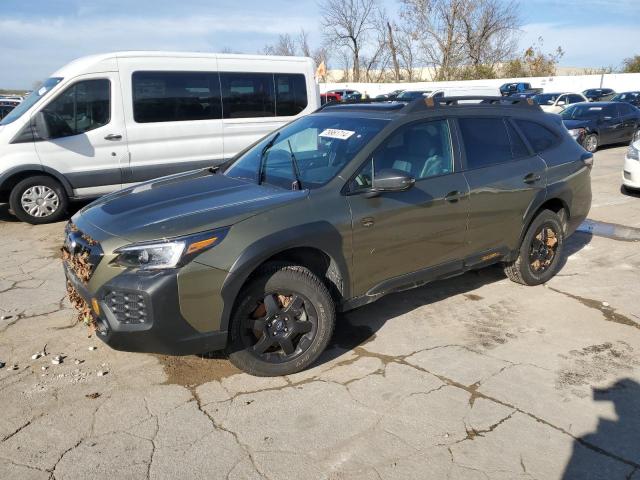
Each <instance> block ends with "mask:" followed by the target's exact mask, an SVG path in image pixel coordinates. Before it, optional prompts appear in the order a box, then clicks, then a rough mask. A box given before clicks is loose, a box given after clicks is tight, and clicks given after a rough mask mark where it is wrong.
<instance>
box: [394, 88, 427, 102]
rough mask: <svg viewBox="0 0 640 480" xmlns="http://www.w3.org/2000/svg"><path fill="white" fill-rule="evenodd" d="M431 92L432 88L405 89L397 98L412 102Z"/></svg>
mask: <svg viewBox="0 0 640 480" xmlns="http://www.w3.org/2000/svg"><path fill="white" fill-rule="evenodd" d="M430 93H431V90H405V91H403V92H401V93H399V94H398V96H397V97H396V100H400V101H403V102H410V101H412V100H415V99H417V98H422V97H427V96H428V95H429V94H430Z"/></svg>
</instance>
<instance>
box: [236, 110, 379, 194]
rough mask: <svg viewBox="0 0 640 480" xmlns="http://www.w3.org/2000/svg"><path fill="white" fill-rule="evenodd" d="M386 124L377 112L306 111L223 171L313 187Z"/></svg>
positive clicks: (256, 179) (328, 177)
mask: <svg viewBox="0 0 640 480" xmlns="http://www.w3.org/2000/svg"><path fill="white" fill-rule="evenodd" d="M387 124H388V120H385V119H380V118H357V117H347V116H346V115H335V116H334V115H309V116H307V117H303V118H301V119H299V120H296V121H294V122H292V123H290V124H289V125H287V126H285V127H284V128H282V129H281V130H279V131H277V132H275V133H272V134H271V135H269V136H267V137H265V139H264V140H262V141H261V142H259V143H258V144H257V145H255V146H254V147H253V148H251V149H250V150H248V151H247V152H245V153H244V154H243V155H241V156H240V157H239V158H238V159H237V160H236V161H235V162H233V163H232V164H230V165H229V166H228V167H226V169H225V171H224V175H227V176H229V177H233V178H242V179H245V180H249V181H254V182H256V183H264V184H269V185H272V186H276V187H280V188H286V189H292V188H293V183H294V182H296V181H299V183H300V187H301V188H303V189H306V188H317V187H320V186H322V185H324V184H325V183H327V182H328V181H329V180H331V179H332V178H333V177H335V176H336V175H337V174H338V172H340V171H341V170H342V169H343V168H344V166H345V165H347V164H348V163H349V162H350V161H351V160H352V159H353V158H354V157H355V156H356V155H357V154H358V152H360V150H361V149H362V148H363V147H364V146H365V145H366V144H367V143H369V141H370V140H371V139H372V138H373V137H374V136H375V135H376V134H377V133H379V132H380V131H381V130H382V129H383V128H384V127H385V126H386V125H387ZM261 167H262V168H261Z"/></svg>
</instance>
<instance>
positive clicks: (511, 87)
mask: <svg viewBox="0 0 640 480" xmlns="http://www.w3.org/2000/svg"><path fill="white" fill-rule="evenodd" d="M516 93H531V94H533V95H535V94H537V93H542V89H541V88H533V87H532V86H531V84H530V83H527V82H512V83H505V84H503V85H501V86H500V94H501V95H502V96H503V97H508V96H510V95H514V94H516Z"/></svg>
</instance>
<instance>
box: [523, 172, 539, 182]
mask: <svg viewBox="0 0 640 480" xmlns="http://www.w3.org/2000/svg"><path fill="white" fill-rule="evenodd" d="M522 180H523V181H524V183H536V182H537V181H539V180H540V175H538V174H536V173H529V174H527V175H525V176H524V178H523V179H522Z"/></svg>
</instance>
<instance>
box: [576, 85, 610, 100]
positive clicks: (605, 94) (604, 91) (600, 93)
mask: <svg viewBox="0 0 640 480" xmlns="http://www.w3.org/2000/svg"><path fill="white" fill-rule="evenodd" d="M582 94H583V95H584V96H585V97H587V98H588V99H589V101H590V102H606V101H609V100H611V99H612V98H613V96H614V95H615V94H616V92H615V90H613V89H611V88H590V89H588V90H585V91H584V92H582Z"/></svg>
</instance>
